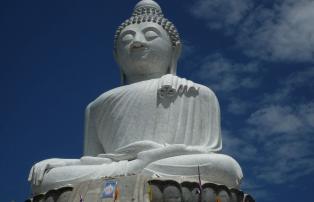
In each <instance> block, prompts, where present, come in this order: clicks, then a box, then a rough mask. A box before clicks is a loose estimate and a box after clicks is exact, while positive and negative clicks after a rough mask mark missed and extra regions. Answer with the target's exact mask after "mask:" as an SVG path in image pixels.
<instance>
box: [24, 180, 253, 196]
mask: <svg viewBox="0 0 314 202" xmlns="http://www.w3.org/2000/svg"><path fill="white" fill-rule="evenodd" d="M79 201H84V202H131V201H132V202H199V201H202V202H254V201H255V200H254V199H253V198H252V197H251V196H250V195H247V194H244V193H243V192H242V191H240V190H236V189H228V188H227V187H226V186H224V185H217V184H213V183H209V182H202V186H201V187H200V186H199V183H198V182H192V181H183V182H180V181H175V180H167V179H161V178H158V177H156V178H147V177H146V176H142V175H131V176H120V177H115V178H102V179H98V180H89V181H85V182H82V183H79V184H77V185H74V186H68V187H62V188H59V189H56V190H50V191H49V192H47V193H44V194H40V195H37V196H34V197H33V198H31V199H28V200H26V202H79Z"/></svg>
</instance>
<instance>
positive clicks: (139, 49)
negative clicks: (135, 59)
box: [131, 46, 148, 52]
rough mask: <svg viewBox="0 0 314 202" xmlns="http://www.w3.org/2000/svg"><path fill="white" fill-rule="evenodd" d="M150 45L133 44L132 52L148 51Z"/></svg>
mask: <svg viewBox="0 0 314 202" xmlns="http://www.w3.org/2000/svg"><path fill="white" fill-rule="evenodd" d="M147 50H148V47H145V46H133V47H132V48H131V52H140V51H147Z"/></svg>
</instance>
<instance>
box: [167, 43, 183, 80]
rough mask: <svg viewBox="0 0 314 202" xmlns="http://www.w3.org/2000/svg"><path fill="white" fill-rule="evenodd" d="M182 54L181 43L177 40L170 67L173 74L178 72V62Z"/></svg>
mask: <svg viewBox="0 0 314 202" xmlns="http://www.w3.org/2000/svg"><path fill="white" fill-rule="evenodd" d="M180 55H181V43H180V42H177V43H176V45H175V46H174V47H173V55H172V58H171V64H170V68H169V73H170V74H172V75H176V74H177V64H178V60H179V57H180Z"/></svg>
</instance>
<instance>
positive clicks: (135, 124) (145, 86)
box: [29, 0, 243, 193]
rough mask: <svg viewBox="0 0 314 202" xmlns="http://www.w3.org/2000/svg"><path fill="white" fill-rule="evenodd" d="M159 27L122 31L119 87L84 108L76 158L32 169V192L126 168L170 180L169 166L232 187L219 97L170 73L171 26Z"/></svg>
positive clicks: (236, 173) (234, 174) (235, 177)
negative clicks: (82, 132)
mask: <svg viewBox="0 0 314 202" xmlns="http://www.w3.org/2000/svg"><path fill="white" fill-rule="evenodd" d="M145 6H146V7H147V8H151V7H153V8H154V9H157V11H154V12H158V9H159V7H157V6H156V3H155V2H152V1H150V0H144V1H141V2H140V3H139V4H137V6H136V7H135V10H136V9H138V8H139V7H140V8H143V7H144V8H145ZM147 12H151V11H150V10H147ZM144 15H145V14H144ZM144 17H145V16H140V18H139V19H146V17H147V16H146V17H145V18H144ZM159 17H160V16H159ZM156 19H159V18H156ZM160 19H161V18H160ZM163 22H164V23H165V26H166V25H167V26H168V28H169V27H171V26H172V25H171V24H169V23H168V22H166V21H163ZM161 24H162V23H160V24H158V23H157V22H156V23H155V22H139V23H133V24H130V25H124V27H123V28H121V30H120V31H119V36H117V41H116V44H115V58H116V60H117V63H118V64H119V65H120V69H121V79H122V83H123V84H125V85H123V86H121V87H118V88H115V89H112V90H110V91H108V92H105V93H104V94H102V95H100V96H99V97H98V98H97V99H96V100H95V101H93V102H92V103H90V104H89V105H88V106H87V108H86V118H85V120H86V124H85V139H84V156H83V157H82V158H80V159H48V160H44V161H41V162H39V163H37V164H35V165H34V166H33V167H32V169H31V171H30V175H29V181H30V182H31V184H32V188H33V192H35V193H40V192H45V191H48V190H49V189H52V188H56V187H60V186H65V185H67V184H75V183H78V182H82V181H84V180H89V179H98V178H100V177H104V176H117V175H127V174H131V173H132V174H133V173H143V174H146V175H154V174H158V175H161V176H168V177H169V176H171V175H174V173H173V172H174V171H175V172H177V174H176V175H177V177H178V176H186V177H189V176H193V175H197V167H198V166H200V168H201V169H202V170H203V174H202V178H203V179H204V180H205V179H207V180H212V181H213V182H215V183H218V184H224V185H227V186H229V187H238V186H239V184H240V181H241V179H242V177H243V176H242V171H241V168H240V166H239V165H238V163H237V162H236V161H235V160H234V159H232V158H231V157H228V156H226V155H221V154H216V153H217V152H218V151H219V150H221V147H222V140H221V131H220V109H219V104H218V100H217V98H216V96H215V94H214V93H213V92H212V91H211V90H210V89H209V88H207V87H205V86H203V85H200V84H196V83H194V82H192V81H189V80H186V79H183V78H180V77H177V76H175V73H176V67H177V60H178V58H179V56H180V51H181V45H180V41H179V40H178V37H177V36H176V34H175V33H176V32H174V31H173V30H174V28H171V29H170V30H169V29H168V28H163V26H162V25H161Z"/></svg>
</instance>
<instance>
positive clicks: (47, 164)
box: [28, 158, 79, 185]
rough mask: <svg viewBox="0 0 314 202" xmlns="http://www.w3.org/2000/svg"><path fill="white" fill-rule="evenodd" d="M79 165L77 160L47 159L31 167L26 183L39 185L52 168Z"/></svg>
mask: <svg viewBox="0 0 314 202" xmlns="http://www.w3.org/2000/svg"><path fill="white" fill-rule="evenodd" d="M78 163H79V159H58V158H53V159H47V160H43V161H40V162H38V163H36V164H35V165H33V167H32V168H31V170H30V172H29V176H28V181H29V182H31V183H32V184H33V185H40V184H41V182H42V180H43V178H44V175H45V174H46V173H47V171H49V170H50V169H52V168H56V167H62V166H67V165H75V164H78Z"/></svg>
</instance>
